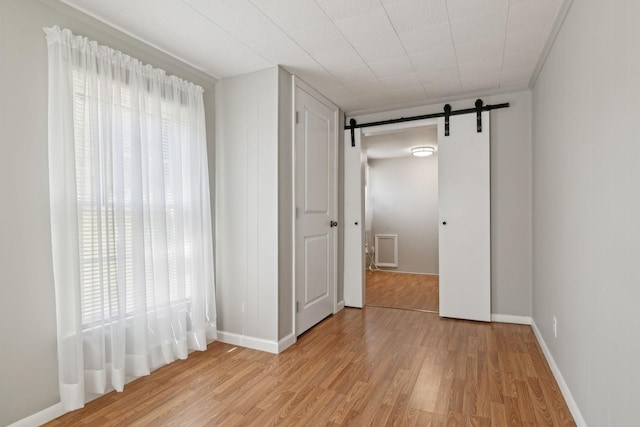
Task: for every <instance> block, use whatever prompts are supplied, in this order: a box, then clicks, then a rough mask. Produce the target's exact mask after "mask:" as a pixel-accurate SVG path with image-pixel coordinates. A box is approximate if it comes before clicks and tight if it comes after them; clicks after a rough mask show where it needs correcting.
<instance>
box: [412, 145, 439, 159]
mask: <svg viewBox="0 0 640 427" xmlns="http://www.w3.org/2000/svg"><path fill="white" fill-rule="evenodd" d="M435 152H436V149H435V148H433V147H413V148H412V149H411V154H413V155H414V156H416V157H427V156H431V155H432V154H433V153H435Z"/></svg>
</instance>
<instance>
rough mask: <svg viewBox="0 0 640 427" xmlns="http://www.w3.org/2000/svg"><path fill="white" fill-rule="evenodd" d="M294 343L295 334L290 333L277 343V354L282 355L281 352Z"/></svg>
mask: <svg viewBox="0 0 640 427" xmlns="http://www.w3.org/2000/svg"><path fill="white" fill-rule="evenodd" d="M295 343H296V334H294V333H293V332H291V333H290V334H289V335H287V336H286V337H284V338H282V339H281V340H280V341H278V353H282V352H283V351H285V350H286V349H288V348H289V347H291V346H292V345H293V344H295Z"/></svg>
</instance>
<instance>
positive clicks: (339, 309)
mask: <svg viewBox="0 0 640 427" xmlns="http://www.w3.org/2000/svg"><path fill="white" fill-rule="evenodd" d="M343 308H344V300H342V301H338V304H336V311H334V312H333V314H336V313H337V312H339V311H341V310H342V309H343Z"/></svg>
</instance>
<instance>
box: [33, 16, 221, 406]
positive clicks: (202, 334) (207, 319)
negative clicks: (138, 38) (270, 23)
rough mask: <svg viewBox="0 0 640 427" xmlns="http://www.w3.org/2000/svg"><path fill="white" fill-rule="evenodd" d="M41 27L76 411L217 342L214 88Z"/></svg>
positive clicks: (58, 281)
mask: <svg viewBox="0 0 640 427" xmlns="http://www.w3.org/2000/svg"><path fill="white" fill-rule="evenodd" d="M44 30H45V33H46V37H47V43H48V49H49V177H50V197H51V228H52V246H53V263H54V278H55V289H56V304H57V322H58V325H57V326H58V360H59V362H58V363H59V377H60V395H61V400H62V403H63V405H64V407H65V409H67V410H72V409H76V408H79V407H82V406H83V405H84V401H85V394H93V393H98V394H100V393H104V392H105V391H106V390H107V389H109V388H110V387H113V388H115V389H116V390H119V391H121V390H122V389H123V387H124V384H125V381H126V380H127V379H129V378H132V377H138V376H142V375H147V374H148V373H149V372H150V371H151V370H153V369H155V368H157V367H159V366H161V365H164V364H166V363H169V362H172V361H173V360H175V359H177V358H180V359H183V358H186V357H187V353H188V351H189V350H190V349H195V350H205V349H206V344H207V341H208V340H213V339H214V338H215V334H216V318H215V300H214V295H215V294H214V283H213V281H214V273H213V248H212V234H211V231H212V230H211V212H210V204H209V180H208V172H207V152H206V139H205V123H204V105H203V98H202V93H203V90H202V88H201V87H199V86H196V85H194V84H192V83H189V82H186V81H183V80H181V79H179V78H177V77H173V76H172V77H169V76H167V75H166V74H165V73H164V72H163V71H162V70H158V69H154V68H152V67H150V66H148V65H143V64H142V63H140V62H139V61H138V60H136V59H134V58H131V57H129V56H127V55H125V54H123V53H121V52H118V51H114V50H113V49H110V48H108V47H105V46H99V45H98V44H97V43H95V42H92V41H89V40H87V39H86V38H84V37H80V36H74V35H73V34H72V33H71V32H70V31H69V30H66V29H65V30H60V28H58V27H53V28H45V29H44Z"/></svg>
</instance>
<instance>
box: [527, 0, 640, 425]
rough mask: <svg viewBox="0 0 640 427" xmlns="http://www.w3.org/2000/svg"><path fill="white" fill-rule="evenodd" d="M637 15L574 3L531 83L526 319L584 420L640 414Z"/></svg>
mask: <svg viewBox="0 0 640 427" xmlns="http://www.w3.org/2000/svg"><path fill="white" fill-rule="evenodd" d="M639 20H640V2H638V1H636V0H626V1H625V0H614V1H609V2H603V1H598V0H581V1H574V2H573V4H572V6H571V8H570V10H569V13H568V15H567V17H566V20H565V21H564V24H563V26H562V28H561V30H560V33H559V35H558V37H557V39H556V41H555V43H554V45H553V48H552V50H551V52H550V55H549V57H548V59H547V61H546V63H545V65H544V67H543V69H542V72H541V74H540V76H539V78H538V80H537V82H536V84H535V87H534V92H533V106H534V108H533V123H534V128H533V130H534V138H533V218H534V221H533V235H534V238H533V318H534V321H535V324H536V325H537V327H538V328H539V330H540V333H541V335H542V337H543V339H544V342H545V343H546V345H547V346H548V348H549V351H550V354H551V355H552V357H553V360H554V361H555V363H556V364H557V367H558V370H559V373H560V375H561V376H562V378H563V380H564V382H566V385H567V389H568V390H569V393H570V394H571V396H572V399H573V400H575V401H574V402H572V403H573V404H575V406H574V409H575V410H578V411H579V412H580V413H581V415H582V417H583V418H584V421H585V422H586V424H588V425H590V426H632V425H638V422H639V421H638V403H639V402H640V388H639V387H638V384H640V365H639V364H638V360H640V340H639V339H638V337H639V336H640V317H639V316H638V307H639V306H640V285H639V284H640V270H639V269H638V261H639V260H640V222H639V220H638V219H639V218H640V167H638V166H639V165H640V139H639V138H638V134H639V129H638V117H640V48H639V43H638V41H639V40H640V26H639V25H638V21H639ZM553 316H556V318H557V319H558V336H557V338H555V337H554V334H553V328H552V318H553ZM572 399H570V401H571V400H572ZM570 403H571V402H570ZM577 418H578V420H579V419H580V417H577ZM579 423H580V422H579Z"/></svg>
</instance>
